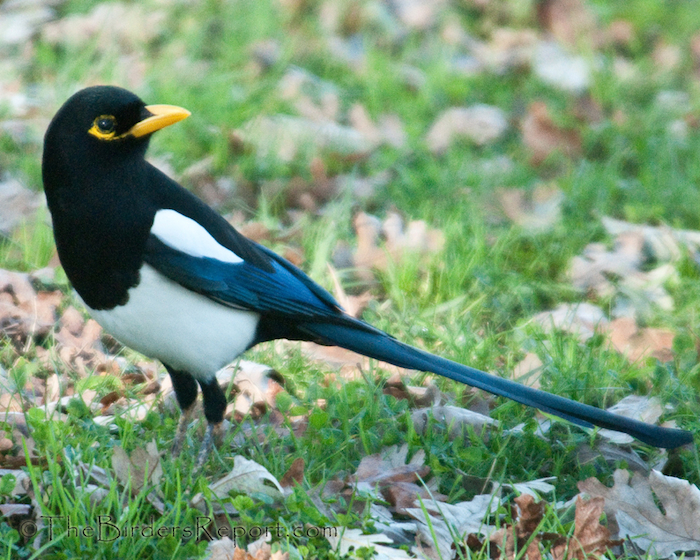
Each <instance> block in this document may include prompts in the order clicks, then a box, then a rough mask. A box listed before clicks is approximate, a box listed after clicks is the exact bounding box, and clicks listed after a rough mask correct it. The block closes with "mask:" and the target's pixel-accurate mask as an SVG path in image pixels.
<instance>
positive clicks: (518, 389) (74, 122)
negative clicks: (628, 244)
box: [42, 86, 693, 466]
mask: <svg viewBox="0 0 700 560" xmlns="http://www.w3.org/2000/svg"><path fill="white" fill-rule="evenodd" d="M189 115H190V112H189V111H187V110H186V109H183V108H181V107H177V106H173V105H147V104H146V103H145V102H143V101H142V100H141V99H140V98H139V97H138V96H137V95H136V94H134V93H132V92H130V91H128V90H126V89H123V88H120V87H116V86H92V87H88V88H85V89H82V90H80V91H78V92H77V93H75V94H73V95H72V96H71V97H70V98H69V99H68V100H67V101H66V102H65V103H64V104H63V106H62V107H61V108H60V109H59V110H58V112H57V113H56V114H55V116H54V117H53V119H52V120H51V122H50V124H49V126H48V128H47V130H46V134H45V137H44V150H43V156H42V179H43V184H44V192H45V195H46V200H47V204H48V208H49V210H50V213H51V218H52V222H53V231H54V238H55V242H56V248H57V252H58V256H59V259H60V262H61V265H62V267H63V269H64V270H65V273H66V275H67V277H68V279H69V281H70V283H71V284H72V286H73V288H74V290H75V292H76V293H77V295H78V297H79V298H80V299H81V300H82V303H83V304H84V305H85V307H86V308H87V310H88V312H89V313H90V314H91V316H92V317H93V318H94V319H95V320H96V321H97V322H98V323H99V324H100V325H102V327H103V328H104V329H105V331H106V332H107V333H109V334H111V335H112V336H114V337H115V338H116V339H117V340H118V341H120V342H121V343H123V344H124V345H126V346H128V347H130V348H132V349H134V350H136V351H138V352H140V353H142V354H144V355H146V356H149V357H151V358H154V359H157V360H159V361H160V362H161V363H162V364H163V365H164V367H165V369H166V370H167V372H168V374H169V375H170V378H171V380H172V386H173V389H174V392H175V396H176V399H177V402H178V405H179V407H180V409H181V416H180V419H179V422H178V426H177V428H176V432H175V436H174V438H173V444H172V445H173V454H174V456H177V454H178V453H179V452H180V450H181V449H182V446H183V441H184V440H185V438H186V431H187V427H188V425H189V423H190V422H191V419H192V414H193V409H194V405H195V402H196V398H197V395H198V387H199V390H201V393H202V402H203V410H204V416H205V418H206V421H207V429H206V431H205V435H204V438H203V440H202V442H201V446H200V449H199V452H198V454H197V465H198V466H201V465H202V464H203V463H204V462H205V461H206V458H207V456H208V455H209V453H210V450H211V447H212V445H213V441H214V440H215V439H217V437H219V436H220V434H221V431H222V425H223V420H224V413H225V409H226V398H225V395H224V393H223V391H222V389H221V388H220V387H219V384H218V383H217V380H216V372H217V371H218V370H219V369H221V368H222V367H224V366H226V365H227V364H229V363H231V362H233V361H234V360H235V359H236V358H237V357H238V356H240V355H241V354H242V353H243V352H245V351H246V350H248V349H250V348H251V347H253V346H255V345H256V344H259V343H262V342H265V341H270V340H275V339H280V338H283V339H288V340H295V341H312V342H316V343H319V344H324V345H333V346H340V347H342V348H345V349H348V350H351V351H354V352H357V353H359V354H363V355H365V356H368V357H370V358H374V359H376V360H381V361H384V362H388V363H390V364H393V365H395V366H398V367H402V368H407V369H412V370H419V371H424V372H431V373H434V374H437V375H440V376H443V377H446V378H449V379H452V380H455V381H458V382H461V383H464V384H467V385H470V386H472V387H476V388H478V389H482V390H484V391H488V392H490V393H493V394H496V395H500V396H503V397H507V398H509V399H512V400H514V401H517V402H519V403H521V404H524V405H527V406H531V407H535V408H538V409H540V410H541V411H543V412H546V413H550V414H553V415H556V416H558V417H560V418H562V419H564V420H567V421H570V422H572V423H574V424H578V425H580V426H584V427H593V426H598V427H602V428H608V429H611V430H617V431H620V432H625V433H627V434H630V435H632V436H633V437H635V438H637V439H638V440H640V441H642V442H645V443H647V444H649V445H651V446H655V447H661V448H675V447H679V446H682V445H685V444H688V443H691V442H692V441H693V435H692V434H691V433H690V432H688V431H683V430H680V429H672V428H665V427H660V426H655V425H650V424H646V423H643V422H640V421H637V420H634V419H630V418H626V417H623V416H619V415H616V414H613V413H610V412H608V411H605V410H602V409H599V408H596V407H592V406H589V405H586V404H584V403H581V402H577V401H573V400H570V399H567V398H564V397H561V396H557V395H554V394H551V393H547V392H545V391H542V390H538V389H535V388H532V387H528V386H524V385H521V384H519V383H517V382H515V381H512V380H509V379H505V378H502V377H499V376H497V375H493V374H489V373H486V372H484V371H481V370H478V369H475V368H472V367H470V366H467V365H463V364H460V363H457V362H454V361H451V360H449V359H447V358H443V357H440V356H437V355H434V354H431V353H429V352H427V351H424V350H421V349H418V348H415V347H413V346H410V345H408V344H405V343H403V342H400V341H399V340H397V339H396V338H394V337H392V336H391V335H389V334H387V333H385V332H383V331H382V330H379V329H377V328H375V327H373V326H372V325H370V324H368V323H366V322H364V321H362V320H361V319H357V318H354V317H352V316H350V315H349V314H347V313H346V312H345V311H344V310H343V309H342V308H341V306H340V305H339V304H338V303H337V302H336V300H335V299H334V298H333V296H332V295H331V294H329V293H328V292H327V291H326V290H325V289H324V288H322V287H321V286H319V285H318V284H317V283H315V282H314V281H313V280H312V279H311V278H310V277H309V276H307V275H306V274H305V273H304V272H303V271H302V270H301V269H299V268H297V267H296V266H294V265H293V264H291V263H290V262H288V261H287V260H285V259H284V258H282V257H281V256H279V255H278V254H276V253H275V252H273V251H272V250H270V249H268V248H266V247H265V246H263V245H260V244H258V243H256V242H254V241H251V240H249V239H247V238H246V237H244V236H243V235H242V234H240V233H239V232H238V231H237V230H236V229H235V228H234V227H233V226H231V225H230V224H229V223H228V222H227V221H226V220H225V219H224V218H223V217H222V216H221V215H220V214H219V213H218V212H216V211H215V210H213V209H212V208H211V207H209V206H208V205H207V204H205V203H204V202H203V201H202V200H201V199H199V198H198V197H197V196H195V195H194V194H192V193H191V192H189V191H188V190H186V189H185V188H183V187H182V186H181V185H179V184H178V183H177V182H176V181H174V180H173V179H171V178H170V177H168V176H167V175H166V174H164V173H163V172H161V171H160V170H158V169H157V168H156V167H154V166H153V165H152V164H150V163H149V162H147V161H146V159H145V155H146V151H147V148H148V145H149V140H150V138H151V136H152V134H153V133H154V132H156V131H158V130H161V129H163V128H165V127H168V126H170V125H173V124H175V123H177V122H179V121H181V120H183V119H185V118H186V117H188V116H189Z"/></svg>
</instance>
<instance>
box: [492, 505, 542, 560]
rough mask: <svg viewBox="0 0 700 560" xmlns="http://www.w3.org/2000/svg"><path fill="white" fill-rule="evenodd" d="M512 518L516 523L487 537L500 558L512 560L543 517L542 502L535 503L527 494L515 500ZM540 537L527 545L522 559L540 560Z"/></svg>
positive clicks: (536, 537)
mask: <svg viewBox="0 0 700 560" xmlns="http://www.w3.org/2000/svg"><path fill="white" fill-rule="evenodd" d="M514 501H515V511H516V514H515V515H514V517H515V518H516V519H517V522H516V523H515V524H514V525H512V526H506V527H504V528H502V529H499V530H498V531H495V532H494V533H492V534H491V536H490V537H489V541H491V544H492V546H494V547H497V548H500V551H501V558H507V559H508V560H513V559H514V558H515V557H516V556H518V555H519V554H520V552H521V551H520V549H521V548H522V547H523V546H524V545H525V543H527V541H528V540H530V538H531V537H532V535H533V533H534V532H535V531H536V530H537V527H539V524H540V522H541V521H542V518H543V516H544V502H539V503H538V502H535V499H534V498H533V497H532V496H531V495H529V494H522V495H520V496H518V497H517V498H515V500H514ZM540 541H541V539H540V537H539V536H535V537H534V538H532V540H531V541H530V542H529V544H528V545H527V549H526V551H525V555H524V557H525V558H527V559H528V560H540V559H541V558H542V554H541V552H540Z"/></svg>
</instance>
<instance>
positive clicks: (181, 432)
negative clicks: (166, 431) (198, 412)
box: [171, 402, 196, 458]
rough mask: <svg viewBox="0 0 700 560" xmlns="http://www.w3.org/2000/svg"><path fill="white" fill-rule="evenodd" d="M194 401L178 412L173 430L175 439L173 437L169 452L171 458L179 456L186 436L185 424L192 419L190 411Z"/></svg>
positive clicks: (193, 406)
mask: <svg viewBox="0 0 700 560" xmlns="http://www.w3.org/2000/svg"><path fill="white" fill-rule="evenodd" d="M195 405H196V403H194V402H193V403H192V404H191V405H190V406H189V408H184V409H183V410H182V414H180V419H179V420H178V422H177V430H176V431H175V439H173V447H172V449H171V453H172V456H173V458H175V457H179V456H180V451H182V447H183V445H184V444H185V438H186V437H187V426H189V425H190V421H191V420H192V413H193V412H194V409H195V408H196V406H195Z"/></svg>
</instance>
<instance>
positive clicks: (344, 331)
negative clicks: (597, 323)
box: [297, 317, 693, 449]
mask: <svg viewBox="0 0 700 560" xmlns="http://www.w3.org/2000/svg"><path fill="white" fill-rule="evenodd" d="M297 329H298V330H300V331H301V332H303V333H305V334H307V335H309V337H310V338H311V339H313V340H318V341H320V342H323V343H325V344H330V345H333V346H341V347H342V348H346V349H348V350H352V351H353V352H357V353H358V354H363V355H365V356H369V357H370V358H375V359H377V360H381V361H384V362H388V363H390V364H393V365H395V366H398V367H403V368H408V369H416V370H419V371H429V372H432V373H436V374H438V375H442V376H444V377H447V378H449V379H453V380H455V381H459V382H461V383H465V384H467V385H471V386H472V387H477V388H479V389H483V390H484V391H488V392H489V393H494V394H496V395H501V396H503V397H508V398H509V399H512V400H514V401H517V402H519V403H522V404H525V405H528V406H533V407H535V408H539V409H540V410H542V411H544V412H549V413H551V414H555V415H556V416H559V417H561V418H564V419H565V420H569V421H570V422H573V423H574V424H578V425H580V426H585V427H588V428H590V427H592V426H593V425H596V426H599V427H601V428H608V429H610V430H616V431H618V432H625V433H627V434H629V435H631V436H633V437H635V438H637V439H638V440H640V441H643V442H644V443H647V444H649V445H653V446H654V447H664V448H667V449H672V448H674V447H680V446H681V445H685V444H688V443H691V442H692V441H693V434H692V433H690V432H686V431H684V430H675V429H671V428H662V427H660V426H653V425H651V424H645V423H644V422H639V421H637V420H632V419H630V418H625V417H624V416H618V415H617V414H612V413H610V412H606V411H605V410H601V409H599V408H595V407H593V406H589V405H587V404H583V403H580V402H576V401H572V400H569V399H566V398H564V397H559V396H557V395H552V394H551V393H546V392H544V391H539V390H537V389H533V388H531V387H527V386H525V385H520V384H519V383H516V382H514V381H510V380H508V379H504V378H502V377H497V376H495V375H491V374H488V373H485V372H483V371H480V370H478V369H474V368H471V367H469V366H465V365H462V364H458V363H456V362H452V361H450V360H446V359H445V358H440V357H439V356H435V355H433V354H429V353H428V352H424V351H422V350H419V349H417V348H413V347H412V346H409V345H407V344H403V343H402V342H399V341H398V340H396V339H395V338H392V337H391V336H389V335H388V334H386V333H384V332H383V331H380V330H379V329H375V328H374V327H371V326H370V325H368V324H366V323H364V322H362V321H358V320H355V319H352V318H351V317H347V322H346V321H343V323H335V324H330V323H304V324H302V325H297Z"/></svg>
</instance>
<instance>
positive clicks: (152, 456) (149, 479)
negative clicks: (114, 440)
mask: <svg viewBox="0 0 700 560" xmlns="http://www.w3.org/2000/svg"><path fill="white" fill-rule="evenodd" d="M112 468H113V469H114V472H115V474H116V475H117V479H118V480H119V482H121V483H122V485H123V486H129V485H130V488H131V493H132V495H134V496H136V495H137V494H138V493H139V492H140V491H141V489H142V488H143V487H144V486H147V485H154V486H157V485H158V482H159V481H160V478H161V477H162V476H163V467H162V466H161V464H160V453H159V452H158V448H157V446H156V443H155V441H152V442H150V443H148V444H146V447H145V449H144V448H141V447H137V448H136V449H134V450H133V451H132V452H131V455H130V456H129V455H127V453H126V451H124V449H123V448H122V447H120V446H116V447H114V449H113V453H112Z"/></svg>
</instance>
